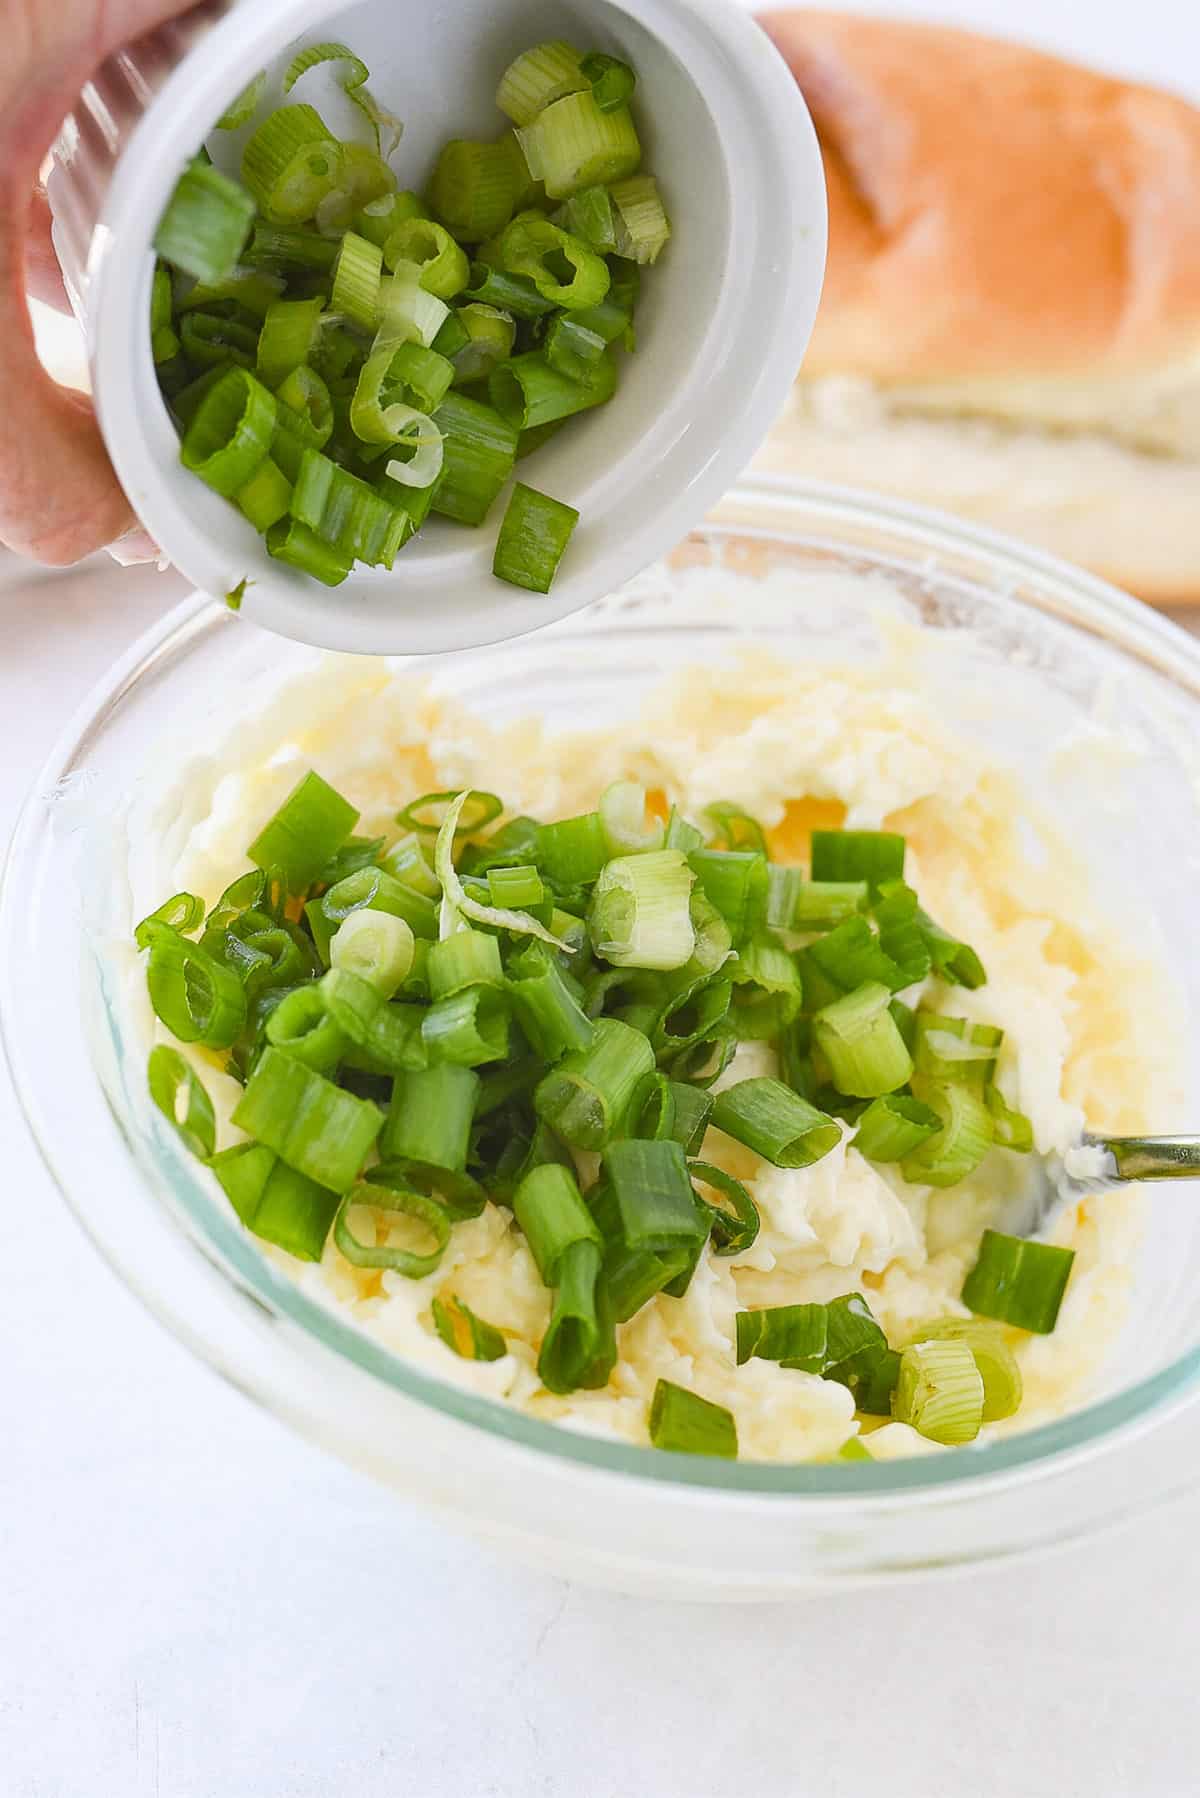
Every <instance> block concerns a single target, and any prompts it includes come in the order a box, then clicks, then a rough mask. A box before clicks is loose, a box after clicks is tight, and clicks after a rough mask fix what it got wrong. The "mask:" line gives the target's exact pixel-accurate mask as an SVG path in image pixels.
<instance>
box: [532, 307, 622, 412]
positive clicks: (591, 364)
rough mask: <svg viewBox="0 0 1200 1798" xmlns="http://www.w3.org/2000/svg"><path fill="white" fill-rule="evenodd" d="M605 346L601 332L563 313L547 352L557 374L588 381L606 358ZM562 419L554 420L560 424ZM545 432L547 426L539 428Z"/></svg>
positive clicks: (545, 347) (554, 326)
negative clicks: (597, 365) (600, 362)
mask: <svg viewBox="0 0 1200 1798" xmlns="http://www.w3.org/2000/svg"><path fill="white" fill-rule="evenodd" d="M604 349H605V343H604V339H603V337H601V335H600V333H599V332H598V331H593V330H592V329H591V328H590V327H589V326H587V325H583V324H580V322H579V318H578V315H576V316H574V317H573V316H572V315H571V313H569V312H560V313H559V315H558V317H557V318H556V319H555V320H554V322H553V323H552V324H551V326H550V329H549V330H548V331H547V333H546V339H545V343H544V345H543V351H544V354H545V357H546V361H547V362H548V363H549V365H550V367H551V368H552V369H554V371H555V373H556V374H560V375H565V376H566V377H567V379H568V380H569V381H586V380H587V379H588V377H589V375H590V373H591V371H592V369H593V368H595V366H596V364H597V363H598V362H599V361H600V359H601V357H602V356H603V354H604ZM561 422H562V421H561V420H560V419H551V421H550V423H551V424H559V423H561ZM535 428H537V429H540V430H545V429H546V428H547V427H546V426H544V425H543V426H538V427H535Z"/></svg>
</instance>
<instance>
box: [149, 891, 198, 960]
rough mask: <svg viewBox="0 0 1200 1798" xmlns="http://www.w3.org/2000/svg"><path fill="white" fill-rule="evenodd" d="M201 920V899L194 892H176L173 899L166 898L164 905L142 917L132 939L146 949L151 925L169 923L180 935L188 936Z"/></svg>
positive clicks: (150, 933)
mask: <svg viewBox="0 0 1200 1798" xmlns="http://www.w3.org/2000/svg"><path fill="white" fill-rule="evenodd" d="M203 922H204V901H203V899H198V898H197V897H196V895H195V894H194V893H176V894H175V897H174V898H173V899H168V900H167V902H166V904H165V905H160V906H159V908H158V910H157V911H152V912H151V913H150V915H149V917H147V918H143V919H142V921H141V923H140V924H139V925H138V927H137V929H136V930H135V931H134V933H133V940H134V942H135V943H136V944H137V946H138V948H139V949H148V948H149V947H150V943H151V940H152V937H153V934H154V933H153V931H152V929H151V925H154V924H169V925H170V927H171V929H172V930H176V931H178V932H179V934H180V936H190V935H191V934H192V932H193V931H194V930H199V928H200V926H201V924H202V923H203Z"/></svg>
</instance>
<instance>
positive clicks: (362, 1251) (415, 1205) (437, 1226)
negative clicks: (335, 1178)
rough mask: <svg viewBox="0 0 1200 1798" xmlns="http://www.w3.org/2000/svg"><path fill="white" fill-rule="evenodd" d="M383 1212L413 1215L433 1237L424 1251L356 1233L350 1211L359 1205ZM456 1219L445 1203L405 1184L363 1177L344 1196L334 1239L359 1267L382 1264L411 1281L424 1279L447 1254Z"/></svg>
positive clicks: (334, 1230)
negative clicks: (377, 1241)
mask: <svg viewBox="0 0 1200 1798" xmlns="http://www.w3.org/2000/svg"><path fill="white" fill-rule="evenodd" d="M360 1206H361V1207H363V1208H364V1209H370V1210H373V1211H376V1212H383V1213H384V1214H385V1215H386V1216H387V1217H388V1218H389V1220H390V1219H391V1218H392V1217H396V1216H399V1217H407V1218H412V1220H413V1221H414V1223H416V1224H417V1225H418V1226H420V1227H421V1228H423V1229H424V1230H425V1231H426V1232H427V1233H428V1237H429V1238H431V1239H432V1240H431V1246H430V1247H429V1248H427V1249H424V1250H419V1249H412V1248H407V1249H405V1248H393V1247H391V1246H390V1245H387V1244H378V1245H377V1244H375V1243H366V1242H364V1241H363V1240H362V1238H361V1237H360V1236H356V1235H355V1233H354V1231H353V1229H352V1228H351V1224H350V1213H351V1211H353V1210H355V1209H356V1208H358V1207H360ZM452 1221H453V1220H452V1218H451V1216H450V1213H449V1212H448V1211H447V1209H446V1207H445V1206H444V1205H441V1204H439V1203H438V1201H437V1200H436V1199H433V1198H430V1197H429V1196H428V1194H426V1193H422V1192H413V1191H410V1190H409V1189H408V1188H405V1187H395V1186H385V1185H383V1184H382V1183H381V1182H379V1181H366V1180H360V1181H358V1182H357V1184H356V1185H354V1186H352V1187H351V1188H350V1190H349V1192H347V1193H346V1194H345V1196H344V1198H343V1199H342V1202H341V1204H340V1205H339V1206H338V1209H337V1216H336V1217H335V1219H334V1223H333V1240H334V1242H335V1243H336V1244H337V1247H338V1249H339V1250H340V1251H341V1253H342V1254H343V1255H344V1256H345V1257H346V1260H347V1261H349V1262H351V1263H353V1265H354V1266H355V1267H381V1268H387V1269H388V1270H389V1271H390V1272H392V1273H398V1274H403V1275H404V1276H405V1278H406V1279H409V1280H423V1279H425V1278H426V1276H427V1275H429V1274H431V1273H434V1272H435V1271H436V1269H437V1267H438V1265H439V1264H440V1262H441V1259H442V1256H443V1255H444V1254H445V1253H446V1247H447V1244H448V1243H449V1241H450V1230H451V1224H452Z"/></svg>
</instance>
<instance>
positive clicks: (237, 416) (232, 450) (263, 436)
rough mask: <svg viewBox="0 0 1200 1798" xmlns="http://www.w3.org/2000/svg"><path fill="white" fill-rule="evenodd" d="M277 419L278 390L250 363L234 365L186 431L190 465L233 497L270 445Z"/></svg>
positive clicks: (219, 490) (183, 450) (185, 446)
mask: <svg viewBox="0 0 1200 1798" xmlns="http://www.w3.org/2000/svg"><path fill="white" fill-rule="evenodd" d="M275 419H276V407H275V398H274V395H273V394H272V393H270V392H269V391H268V389H267V388H265V387H264V386H263V385H262V383H261V382H260V381H256V380H255V379H254V377H253V375H251V374H249V373H248V372H247V371H246V370H245V369H241V368H231V369H229V370H228V371H227V372H226V373H225V374H223V375H222V376H221V378H220V380H219V381H217V382H216V383H215V384H214V385H213V386H212V387H211V388H210V389H209V391H208V392H207V393H206V394H205V396H204V398H203V399H202V400H201V402H200V404H199V406H198V407H197V409H196V412H195V415H194V416H193V418H192V421H191V423H190V424H189V425H188V427H187V430H186V431H185V432H184V435H183V444H182V448H181V452H180V453H181V455H182V458H183V462H184V466H185V467H187V468H190V469H191V470H192V472H193V473H194V474H198V475H199V476H200V478H201V480H202V481H205V482H206V483H207V484H208V486H210V487H212V488H213V489H214V491H215V492H217V493H220V494H223V495H224V496H225V498H227V499H232V497H233V496H234V494H235V493H237V492H238V491H239V489H240V488H242V487H244V486H245V485H246V482H247V481H248V480H249V479H250V477H251V476H252V475H253V474H254V472H255V470H256V469H257V468H258V466H259V464H260V463H261V462H262V461H263V459H264V458H265V457H266V455H267V454H268V452H269V451H270V448H271V439H272V437H273V436H274V433H275Z"/></svg>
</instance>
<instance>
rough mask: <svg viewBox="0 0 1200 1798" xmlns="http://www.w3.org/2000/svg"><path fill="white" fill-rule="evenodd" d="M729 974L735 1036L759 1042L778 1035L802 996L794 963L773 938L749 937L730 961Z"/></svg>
mask: <svg viewBox="0 0 1200 1798" xmlns="http://www.w3.org/2000/svg"><path fill="white" fill-rule="evenodd" d="M728 973H729V978H730V979H731V980H732V982H733V985H734V989H735V990H734V999H735V1001H736V1004H735V1010H734V1012H733V1013H732V1015H731V1022H732V1023H733V1025H734V1028H735V1029H736V1030H737V1033H738V1035H739V1036H740V1037H743V1038H745V1037H754V1038H758V1039H759V1040H760V1041H762V1040H766V1039H768V1038H770V1037H775V1036H781V1035H782V1034H783V1032H784V1031H785V1030H786V1029H787V1027H788V1025H789V1024H790V1023H791V1022H792V1019H793V1018H794V1017H795V1016H796V1014H797V1012H798V1011H799V1010H800V1005H801V1000H802V997H803V994H802V991H801V986H800V975H799V972H798V971H797V968H796V963H795V961H794V960H793V958H792V956H791V955H789V953H788V951H787V950H786V949H785V948H784V947H783V944H782V943H780V942H779V941H777V939H776V938H774V937H772V936H765V935H759V936H754V937H751V938H750V940H749V942H746V943H743V944H742V947H741V948H740V949H739V951H738V953H737V955H736V956H735V957H734V958H733V960H732V961H731V962H730V964H729V968H728Z"/></svg>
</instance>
